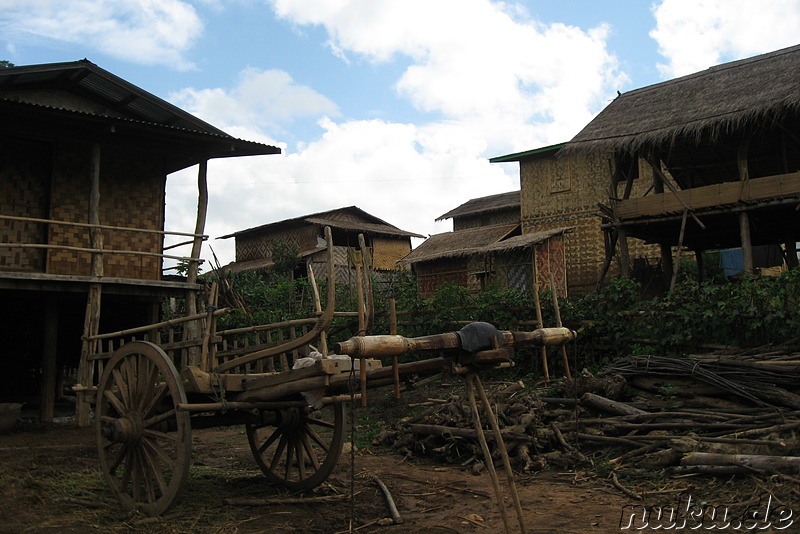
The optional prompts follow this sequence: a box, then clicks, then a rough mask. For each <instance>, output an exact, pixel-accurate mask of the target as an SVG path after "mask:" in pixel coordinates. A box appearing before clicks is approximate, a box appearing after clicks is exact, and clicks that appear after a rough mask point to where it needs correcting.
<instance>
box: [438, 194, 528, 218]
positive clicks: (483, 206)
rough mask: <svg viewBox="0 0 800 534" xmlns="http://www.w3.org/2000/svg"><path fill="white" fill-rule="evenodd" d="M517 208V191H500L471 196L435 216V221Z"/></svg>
mask: <svg viewBox="0 0 800 534" xmlns="http://www.w3.org/2000/svg"><path fill="white" fill-rule="evenodd" d="M512 208H517V209H519V191H511V192H508V193H500V194H499V195H490V196H488V197H481V198H473V199H471V200H468V201H466V202H464V203H463V204H461V205H460V206H458V207H457V208H455V209H452V210H450V211H448V212H447V213H445V214H444V215H440V216H439V217H437V218H436V220H437V221H443V220H445V219H452V218H453V217H461V216H464V215H480V214H482V213H488V212H492V211H499V210H505V209H512Z"/></svg>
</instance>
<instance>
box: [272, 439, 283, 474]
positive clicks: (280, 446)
mask: <svg viewBox="0 0 800 534" xmlns="http://www.w3.org/2000/svg"><path fill="white" fill-rule="evenodd" d="M285 447H286V434H281V440H280V441H279V442H278V448H277V449H275V455H274V456H273V457H272V463H271V464H270V466H269V470H270V471H275V468H276V467H277V466H278V462H280V459H281V455H282V454H283V449H284V448H285Z"/></svg>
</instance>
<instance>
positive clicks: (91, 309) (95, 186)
mask: <svg viewBox="0 0 800 534" xmlns="http://www.w3.org/2000/svg"><path fill="white" fill-rule="evenodd" d="M90 172H91V176H90V190H89V224H91V225H93V226H92V227H91V228H90V229H89V235H90V237H91V242H92V248H93V249H95V250H102V248H103V233H102V230H101V229H100V228H98V227H97V226H99V225H100V144H99V143H94V144H93V145H92V152H91V168H90ZM92 276H93V277H95V278H100V277H102V276H103V254H102V253H101V252H93V253H92ZM101 298H102V286H101V284H100V283H98V282H94V283H92V284H90V285H89V292H88V295H87V297H86V315H85V317H84V321H83V343H82V347H81V358H80V362H79V364H78V385H79V386H81V389H79V391H78V393H77V402H76V404H75V422H76V423H77V425H78V426H89V424H90V423H91V406H89V400H88V398H87V396H86V395H87V392H86V388H89V387H91V386H92V385H93V384H94V363H93V362H91V361H90V360H89V356H90V355H91V354H92V353H93V352H95V347H96V346H97V341H92V340H90V339H89V337H90V336H94V335H96V334H97V333H98V331H99V329H100V304H101Z"/></svg>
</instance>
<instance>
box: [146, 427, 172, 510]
mask: <svg viewBox="0 0 800 534" xmlns="http://www.w3.org/2000/svg"><path fill="white" fill-rule="evenodd" d="M142 445H144V447H142V453H144V454H143V455H144V459H145V463H146V464H147V465H148V466H149V467H150V473H152V475H153V481H155V483H156V484H158V490H159V492H160V494H161V495H164V494H165V493H166V492H167V481H166V480H164V473H163V472H162V468H161V466H160V465H159V461H158V459H157V458H156V455H155V454H154V453H153V452H151V450H150V449H149V448H148V447H147V440H144V441H143V442H142ZM167 465H168V466H169V465H170V463H167ZM155 500H156V499H155V492H154V493H153V499H152V500H151V502H153V501H155Z"/></svg>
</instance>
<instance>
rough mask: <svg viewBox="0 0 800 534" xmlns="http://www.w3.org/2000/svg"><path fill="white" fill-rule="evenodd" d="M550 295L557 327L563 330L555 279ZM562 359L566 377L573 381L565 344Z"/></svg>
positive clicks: (551, 285) (551, 283)
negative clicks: (551, 295)
mask: <svg viewBox="0 0 800 534" xmlns="http://www.w3.org/2000/svg"><path fill="white" fill-rule="evenodd" d="M550 293H552V294H553V309H554V311H555V313H556V326H557V327H558V328H562V327H563V325H562V323H561V308H559V306H558V295H557V294H556V286H555V283H554V282H553V277H552V276H551V277H550ZM561 358H562V359H563V360H564V376H566V377H567V379H569V380H571V379H572V373H570V371H569V358H568V357H567V347H565V346H564V345H563V344H562V345H561Z"/></svg>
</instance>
